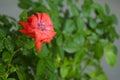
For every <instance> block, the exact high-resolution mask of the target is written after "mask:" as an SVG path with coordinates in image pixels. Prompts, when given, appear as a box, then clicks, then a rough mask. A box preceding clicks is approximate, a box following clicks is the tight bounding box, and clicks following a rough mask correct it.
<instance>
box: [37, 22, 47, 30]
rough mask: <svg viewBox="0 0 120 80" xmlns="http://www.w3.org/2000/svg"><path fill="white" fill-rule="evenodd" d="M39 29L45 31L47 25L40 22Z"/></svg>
mask: <svg viewBox="0 0 120 80" xmlns="http://www.w3.org/2000/svg"><path fill="white" fill-rule="evenodd" d="M38 28H39V29H40V30H41V31H44V30H45V28H46V25H45V24H44V23H42V22H38Z"/></svg>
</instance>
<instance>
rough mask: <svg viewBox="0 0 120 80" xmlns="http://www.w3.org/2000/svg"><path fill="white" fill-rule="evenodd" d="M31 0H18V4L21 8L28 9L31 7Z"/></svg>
mask: <svg viewBox="0 0 120 80" xmlns="http://www.w3.org/2000/svg"><path fill="white" fill-rule="evenodd" d="M31 4H32V1H31V0H27V1H25V0H19V3H18V6H19V7H20V8H22V9H29V8H30V7H31Z"/></svg>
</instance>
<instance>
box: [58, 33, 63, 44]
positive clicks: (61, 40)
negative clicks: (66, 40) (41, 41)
mask: <svg viewBox="0 0 120 80" xmlns="http://www.w3.org/2000/svg"><path fill="white" fill-rule="evenodd" d="M62 43H63V37H62V35H59V36H58V38H57V45H58V46H61V45H62Z"/></svg>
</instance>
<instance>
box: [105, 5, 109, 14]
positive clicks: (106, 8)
mask: <svg viewBox="0 0 120 80" xmlns="http://www.w3.org/2000/svg"><path fill="white" fill-rule="evenodd" d="M105 12H106V15H108V14H109V13H110V8H109V6H108V4H105Z"/></svg>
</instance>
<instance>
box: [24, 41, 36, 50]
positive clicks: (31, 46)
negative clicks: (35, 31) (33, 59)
mask: <svg viewBox="0 0 120 80" xmlns="http://www.w3.org/2000/svg"><path fill="white" fill-rule="evenodd" d="M34 46H35V45H34V41H33V40H29V41H27V42H26V43H25V45H24V48H26V49H32V48H33V47H34Z"/></svg>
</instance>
